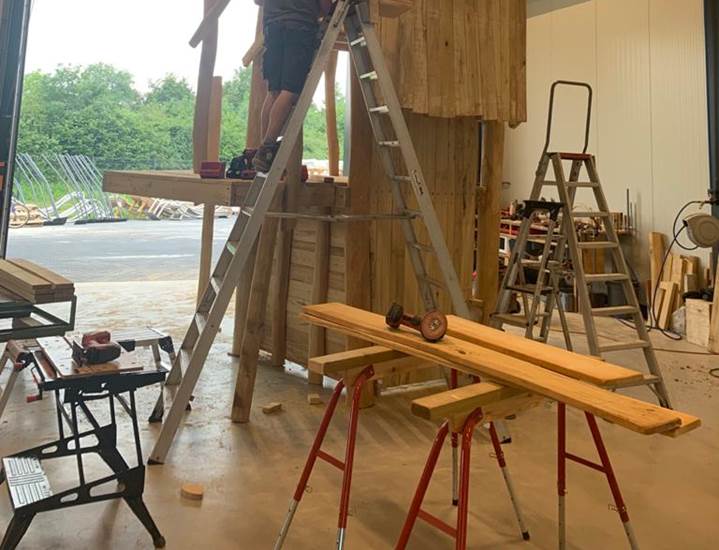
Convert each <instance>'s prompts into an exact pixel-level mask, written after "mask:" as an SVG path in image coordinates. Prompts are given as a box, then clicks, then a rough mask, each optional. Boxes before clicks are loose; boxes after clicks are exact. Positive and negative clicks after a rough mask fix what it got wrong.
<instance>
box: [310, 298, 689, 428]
mask: <svg viewBox="0 0 719 550" xmlns="http://www.w3.org/2000/svg"><path fill="white" fill-rule="evenodd" d="M302 317H303V319H305V320H306V321H309V322H310V323H312V324H315V325H318V326H322V327H325V328H329V329H334V330H337V331H340V332H342V333H344V334H347V335H350V336H353V337H355V338H358V339H361V340H365V341H368V342H372V343H374V344H378V345H381V346H386V347H388V348H390V349H394V350H397V351H399V352H402V353H405V354H407V355H410V356H413V357H417V358H419V359H422V360H426V361H430V362H433V363H435V364H439V365H442V366H444V367H449V368H453V369H457V370H459V371H462V372H465V373H467V374H471V375H477V376H482V377H484V378H489V379H491V380H493V381H495V382H498V383H500V384H506V385H507V386H510V387H515V388H519V389H524V390H527V391H529V392H531V393H533V394H537V395H540V396H543V397H546V398H549V399H552V400H556V401H559V402H562V403H566V404H567V405H569V406H572V407H576V408H578V409H580V410H583V411H586V412H589V413H591V414H594V415H596V416H599V417H601V418H604V419H605V420H608V421H610V422H613V423H615V424H617V425H619V426H622V427H624V428H627V429H629V430H632V431H634V432H637V433H640V434H645V435H649V434H656V433H660V434H663V435H669V436H678V435H680V434H683V433H686V432H688V431H690V430H693V429H695V428H697V427H698V426H699V425H700V420H699V419H698V418H696V417H694V416H691V415H688V414H684V413H681V412H678V411H673V410H670V409H664V408H661V407H659V406H657V405H653V404H651V403H647V402H644V401H640V400H638V399H634V398H631V397H627V396H624V395H621V394H618V393H613V392H612V391H610V389H609V388H610V387H612V386H614V387H617V386H622V385H627V384H631V383H632V382H633V381H635V379H637V378H639V379H641V377H642V375H641V373H639V372H636V371H633V370H630V369H625V368H623V367H619V366H616V365H611V364H609V363H605V362H603V361H601V360H598V359H596V358H592V357H584V356H581V355H578V354H575V353H572V352H568V351H566V350H562V349H559V348H553V347H551V346H548V345H546V344H541V343H539V342H531V341H529V340H526V339H523V338H520V337H516V336H512V335H509V334H506V333H504V332H501V331H498V330H495V329H491V328H489V327H484V326H481V325H478V324H476V323H472V322H470V321H466V320H463V319H460V318H458V317H454V316H449V317H448V330H447V335H446V336H445V337H444V339H442V340H441V341H439V342H436V343H430V342H427V341H426V340H424V339H423V338H422V337H421V336H420V335H419V334H418V333H416V332H414V331H412V330H410V329H406V328H404V327H400V328H399V329H392V328H390V327H388V326H387V325H386V323H385V318H384V317H383V316H381V315H377V314H374V313H370V312H367V311H363V310H361V309H357V308H354V307H351V306H347V305H344V304H334V303H330V304H321V305H314V306H306V307H305V308H304V312H303V315H302ZM609 382H611V384H609ZM601 386H605V387H601Z"/></svg>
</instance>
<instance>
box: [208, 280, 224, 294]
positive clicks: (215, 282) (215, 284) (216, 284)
mask: <svg viewBox="0 0 719 550" xmlns="http://www.w3.org/2000/svg"><path fill="white" fill-rule="evenodd" d="M210 285H212V290H214V291H215V294H219V293H220V287H221V286H222V279H220V278H219V277H212V278H210Z"/></svg>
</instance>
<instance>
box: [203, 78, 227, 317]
mask: <svg viewBox="0 0 719 550" xmlns="http://www.w3.org/2000/svg"><path fill="white" fill-rule="evenodd" d="M221 135H222V77H221V76H216V77H214V78H213V79H212V87H211V93H210V105H209V112H208V124H207V145H206V150H207V156H206V157H205V160H215V161H217V160H220V137H221ZM214 235H215V204H214V203H212V202H206V203H205V205H204V207H203V209H202V236H201V238H200V271H199V276H198V278H197V303H198V304H199V303H200V301H201V300H202V296H203V295H204V293H205V290H206V289H207V283H209V282H210V274H211V273H212V242H213V238H214Z"/></svg>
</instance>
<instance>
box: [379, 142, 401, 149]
mask: <svg viewBox="0 0 719 550" xmlns="http://www.w3.org/2000/svg"><path fill="white" fill-rule="evenodd" d="M378 144H379V146H380V147H394V148H397V147H399V141H397V140H391V141H380V142H379V143H378Z"/></svg>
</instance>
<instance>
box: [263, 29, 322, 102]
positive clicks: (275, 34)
mask: <svg viewBox="0 0 719 550" xmlns="http://www.w3.org/2000/svg"><path fill="white" fill-rule="evenodd" d="M316 46H317V30H316V29H314V28H310V27H302V26H299V25H293V24H288V23H271V24H269V25H267V27H265V54H264V56H263V58H262V73H263V75H264V77H265V80H266V81H267V84H268V87H269V90H270V91H271V92H280V91H283V90H286V91H288V92H292V93H294V94H299V93H300V92H302V88H304V86H305V80H306V79H307V74H308V73H309V72H310V68H311V67H312V61H313V60H314V56H315V48H316Z"/></svg>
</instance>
